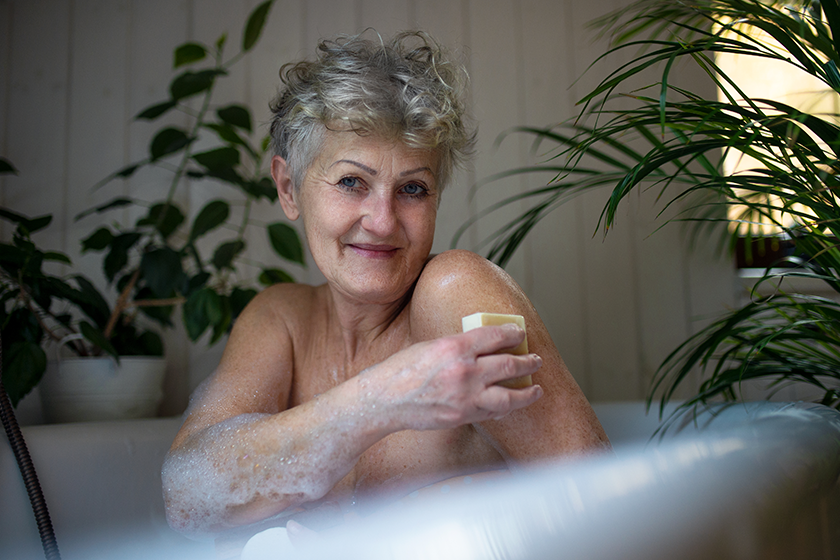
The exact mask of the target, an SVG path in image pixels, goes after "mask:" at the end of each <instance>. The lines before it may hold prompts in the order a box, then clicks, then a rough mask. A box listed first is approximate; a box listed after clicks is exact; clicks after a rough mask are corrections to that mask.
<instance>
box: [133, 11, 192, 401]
mask: <svg viewBox="0 0 840 560" xmlns="http://www.w3.org/2000/svg"><path fill="white" fill-rule="evenodd" d="M131 7H132V10H131V21H130V24H129V25H130V34H129V36H130V45H129V55H128V67H129V70H130V71H129V73H128V76H127V90H128V91H127V103H126V105H127V109H126V115H125V121H126V122H127V123H128V134H127V137H128V139H127V146H126V150H125V153H126V159H125V161H124V163H123V164H124V165H128V164H130V163H134V162H138V161H141V160H143V159H144V158H146V157H148V155H149V144H150V142H151V141H152V138H153V137H154V134H155V133H156V132H157V131H158V130H160V129H161V128H163V127H164V126H176V127H179V128H185V127H186V123H187V119H186V117H185V115H183V114H182V113H180V112H178V111H171V112H169V113H168V114H166V115H164V116H163V117H161V118H159V119H157V120H154V121H135V120H134V117H135V116H136V115H137V114H139V113H140V112H141V111H142V110H143V109H145V108H146V107H148V106H150V105H153V104H156V103H160V102H163V101H164V100H166V99H167V98H168V97H169V89H168V86H169V82H170V80H171V79H172V78H173V77H174V76H175V75H176V72H178V71H181V70H183V69H179V70H175V69H174V68H173V53H174V50H175V48H176V47H177V46H178V45H180V44H182V43H184V42H186V41H187V40H188V39H189V30H190V28H191V25H192V24H191V22H190V21H189V15H190V2H189V0H178V1H174V2H173V1H171V0H144V1H134V2H132V5H131ZM171 179H172V172H171V171H170V170H168V169H163V168H160V167H147V168H144V169H141V170H139V171H138V172H136V173H135V174H134V175H133V176H132V177H131V178H130V180H129V181H128V182H127V184H126V185H125V188H126V190H127V194H129V195H130V196H131V197H132V198H135V199H139V200H141V201H145V202H148V203H151V202H154V201H159V200H162V199H163V198H165V197H166V194H167V191H168V190H169V185H170V182H171ZM176 202H177V203H178V204H179V205H180V206H181V207H182V208H186V203H187V202H188V196H187V193H185V192H184V193H181V195H180V196H179V197H178V198H177V199H176ZM145 211H146V208H145V207H141V208H133V207H132V208H131V210H129V211H127V212H126V213H125V214H124V215H123V219H124V220H125V223H126V224H131V223H134V222H135V221H136V220H137V219H138V218H140V217H141V214H143V213H145ZM175 314H176V315H175V320H174V323H175V328H173V329H167V330H165V331H164V332H162V333H161V334H162V335H163V339H164V346H165V349H166V363H167V372H166V378H165V380H164V399H163V402H162V404H161V407H160V414H162V415H165V416H170V415H176V414H180V413H181V412H183V410H184V409H185V408H186V405H187V401H188V398H189V394H190V392H191V390H192V389H193V388H194V387H193V386H192V385H191V378H192V377H193V376H192V373H191V368H190V352H189V349H190V344H189V338H188V337H187V335H186V332H185V330H184V327H183V323H182V321H181V320H180V316H179V314H180V309H176V310H175Z"/></svg>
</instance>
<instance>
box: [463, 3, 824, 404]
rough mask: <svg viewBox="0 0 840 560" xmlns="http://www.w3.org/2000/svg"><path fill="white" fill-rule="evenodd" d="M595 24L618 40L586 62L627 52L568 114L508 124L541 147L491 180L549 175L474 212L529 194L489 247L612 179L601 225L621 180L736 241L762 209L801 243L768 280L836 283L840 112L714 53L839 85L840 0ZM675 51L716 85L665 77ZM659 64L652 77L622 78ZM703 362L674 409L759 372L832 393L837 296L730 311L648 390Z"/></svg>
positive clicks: (670, 391) (754, 225) (771, 301)
mask: <svg viewBox="0 0 840 560" xmlns="http://www.w3.org/2000/svg"><path fill="white" fill-rule="evenodd" d="M594 26H595V27H596V28H598V29H599V30H600V31H601V33H603V34H609V35H610V36H611V38H612V41H613V46H612V47H611V49H610V50H609V51H608V52H607V53H605V54H604V55H603V56H602V57H600V58H599V60H598V61H597V62H596V64H601V63H603V62H604V61H606V60H609V59H610V58H611V57H612V56H613V54H614V53H616V52H619V51H626V50H627V49H635V50H637V54H636V55H635V56H632V57H631V59H630V61H629V62H626V63H624V64H622V65H620V66H619V67H618V68H617V69H616V70H614V71H612V72H611V73H609V74H608V75H607V76H606V77H605V78H604V79H603V80H601V81H600V83H599V84H598V85H597V86H596V87H595V88H594V89H593V90H592V91H591V92H589V93H588V94H586V95H585V96H584V97H583V98H582V99H581V101H580V105H581V106H582V110H581V113H580V114H579V115H578V116H577V118H575V119H574V120H573V121H570V122H566V123H563V124H561V125H559V126H556V127H551V128H544V129H541V128H533V127H531V128H529V127H519V128H517V129H514V130H512V131H510V132H508V133H507V134H514V133H515V134H526V135H530V136H532V137H533V152H534V153H542V154H547V156H545V157H544V160H543V164H542V165H533V166H528V167H521V168H517V169H512V170H509V171H507V172H505V173H503V174H499V175H497V176H494V177H492V178H490V179H488V180H499V179H501V178H504V177H509V176H517V175H519V176H522V175H524V176H529V175H532V174H535V173H541V174H542V173H548V174H551V175H550V176H552V177H553V180H552V181H550V182H549V183H548V184H544V183H543V184H540V185H539V186H538V187H536V188H534V189H531V190H529V191H527V192H525V193H522V194H519V195H516V196H512V197H510V198H508V199H507V200H505V201H502V202H500V203H498V204H496V205H494V206H492V207H490V208H488V209H487V210H486V211H484V212H483V213H482V214H480V215H479V216H478V217H476V218H475V220H480V219H484V218H485V217H486V216H487V215H489V214H492V213H493V212H495V211H498V210H500V209H502V208H504V207H506V206H508V205H509V204H511V203H513V202H516V203H517V204H521V203H522V202H523V201H525V202H528V203H529V204H531V206H530V208H528V209H527V210H525V211H523V212H522V213H521V214H520V215H519V216H518V217H517V218H515V219H513V220H511V221H510V222H508V223H507V224H506V225H504V226H503V227H501V228H499V229H498V230H496V231H495V232H493V234H491V236H490V237H489V238H488V239H486V240H485V241H484V246H485V247H489V253H488V256H489V257H490V258H493V259H494V260H496V261H497V262H498V263H499V264H502V265H504V264H505V263H506V262H507V261H508V260H509V259H510V258H511V256H512V255H513V253H514V252H515V251H516V249H517V247H518V246H519V244H520V243H521V242H522V240H523V239H524V238H525V236H526V235H527V234H528V232H529V231H531V230H532V229H533V227H534V226H535V225H536V224H537V223H538V222H539V221H540V220H542V219H544V218H545V216H547V215H548V214H549V213H550V212H551V211H552V210H554V209H555V208H557V207H558V206H559V205H561V204H563V203H564V202H565V201H567V200H569V199H570V198H571V197H573V196H574V195H576V194H579V193H582V192H586V191H590V190H593V189H596V188H611V192H610V193H609V197H608V200H607V202H606V204H605V206H604V209H603V211H602V214H601V217H600V220H599V222H598V224H597V225H596V232H597V231H598V230H603V232H604V233H606V232H607V231H608V230H609V228H610V227H612V226H613V225H614V223H615V220H616V214H617V211H618V209H619V207H620V206H622V204H623V202H624V201H625V199H626V198H627V197H628V195H629V194H630V193H632V192H634V191H638V190H639V189H641V190H651V189H652V190H653V191H654V192H655V193H656V195H657V199H658V200H659V201H660V203H661V204H662V205H663V209H662V210H661V212H660V215H661V214H664V213H665V212H666V211H670V213H669V215H670V216H672V217H671V218H668V220H667V221H681V222H689V223H693V224H695V225H696V226H697V227H698V228H708V227H713V226H715V224H720V223H724V224H726V225H728V228H727V231H728V232H729V233H728V235H729V236H730V242H729V244H730V245H731V246H734V244H735V242H736V240H737V238H738V237H739V236H745V237H746V238H747V241H749V240H750V239H751V238H752V237H753V236H757V235H760V229H761V227H764V225H765V224H766V225H772V226H774V227H775V228H776V229H777V230H778V231H780V232H781V234H782V236H783V237H785V238H788V239H791V240H793V241H794V243H795V246H796V251H797V253H796V255H794V256H791V257H788V258H787V264H789V265H792V266H793V268H789V269H786V270H785V271H784V272H782V273H777V272H771V271H769V270H768V272H767V274H766V275H765V278H764V279H763V280H762V282H769V281H771V280H772V279H776V280H778V279H780V278H783V277H786V276H805V277H808V278H811V279H815V280H819V281H821V282H824V283H826V284H827V285H828V286H830V287H831V288H832V289H833V290H834V291H836V292H838V293H840V242H838V239H840V200H839V199H838V195H840V126H838V124H837V123H838V122H840V116H838V115H829V114H815V113H809V112H807V111H803V110H800V109H797V108H795V107H793V106H791V105H789V104H786V103H783V102H781V101H779V100H776V99H763V98H750V97H749V96H747V95H745V94H744V92H743V91H741V90H740V89H739V88H738V85H737V84H736V81H735V80H734V79H732V77H731V76H728V75H727V74H726V73H725V72H724V71H723V70H722V69H721V67H720V66H719V65H718V63H717V58H716V57H718V56H719V55H721V54H737V55H740V56H748V57H759V58H765V59H774V60H778V61H781V62H783V63H785V64H788V65H791V66H792V67H795V68H797V69H798V70H799V71H800V72H803V73H805V74H808V75H811V76H813V77H815V78H817V79H818V80H820V81H821V82H822V83H823V84H825V87H826V88H827V89H828V90H830V91H833V92H840V72H838V64H840V4H838V0H823V1H821V2H817V1H810V0H800V1H798V2H796V1H794V2H790V1H788V2H784V3H783V2H778V1H773V0H640V1H638V2H636V3H634V4H632V5H630V6H629V7H627V8H625V9H623V10H620V11H618V12H615V13H613V14H610V15H608V16H605V17H604V18H601V19H600V20H597V21H596V22H594ZM768 37H769V38H770V39H771V40H770V41H768V40H766V39H765V38H768ZM678 60H688V61H691V62H692V63H693V64H696V65H697V66H699V67H700V68H701V69H702V71H703V72H705V74H706V75H707V76H709V79H710V80H711V81H712V82H713V83H714V84H715V85H716V86H717V87H718V89H719V90H720V91H721V92H723V96H722V98H721V99H720V100H710V99H706V98H704V97H703V96H700V95H697V94H695V93H692V92H691V91H688V90H686V89H684V88H681V87H679V86H677V85H675V83H673V81H672V80H671V72H672V69H673V68H674V65H675V62H676V61H678ZM654 68H658V69H659V74H658V79H657V80H656V81H655V82H654V83H649V84H647V85H644V86H642V87H638V86H631V83H632V82H634V81H637V80H638V79H640V78H643V77H644V76H645V75H646V72H650V71H651V69H654ZM590 71H591V69H590ZM623 90H629V91H623ZM629 101H631V102H632V106H631V107H630V108H627V105H628V102H629ZM732 158H735V159H742V160H744V161H751V162H752V163H751V164H750V165H749V166H747V168H746V169H741V170H738V171H736V172H732V171H731V170H728V169H727V168H726V167H725V163H724V162H725V161H727V159H729V160H731V159H732ZM723 210H727V212H723ZM470 225H471V223H470V224H466V225H465V226H464V228H462V230H461V231H460V232H459V235H460V234H461V233H463V230H464V229H466V227H469V226H470ZM456 242H457V239H456ZM698 368H699V369H700V370H701V371H702V372H704V374H705V375H706V377H705V380H704V381H703V383H702V385H701V386H700V388H699V391H698V392H697V394H696V396H695V397H693V398H691V399H689V401H688V402H686V404H685V405H683V408H682V411H684V410H686V409H687V408H690V407H692V406H695V405H697V404H699V403H703V402H706V401H709V400H714V399H719V398H729V399H732V398H736V397H737V396H738V394H739V387H740V386H741V385H742V384H743V383H745V382H746V381H748V380H754V379H769V380H771V381H772V384H773V386H774V387H778V386H780V385H783V384H785V383H788V382H792V381H795V382H805V383H809V384H811V385H813V386H814V387H817V388H818V389H820V390H821V391H823V395H824V396H823V397H822V402H824V403H825V404H828V405H830V406H834V407H837V408H840V373H838V372H840V305H838V304H837V303H835V302H833V301H831V300H828V299H822V298H812V297H808V296H800V295H784V294H782V295H777V296H775V297H772V298H761V299H756V300H755V301H752V302H751V303H749V304H748V305H747V306H745V307H743V308H742V309H737V310H734V311H732V312H731V313H730V314H729V315H727V316H726V317H724V318H722V319H721V320H720V321H718V322H716V323H714V324H712V325H711V326H709V327H707V328H706V329H704V330H703V331H701V332H700V333H698V334H697V335H695V336H694V337H692V338H691V339H689V340H688V341H686V342H685V343H684V344H683V345H681V346H680V347H679V348H678V349H677V350H675V351H674V353H672V354H671V355H670V356H669V357H668V358H667V359H666V360H665V362H664V363H663V364H662V366H661V367H660V369H659V370H658V372H657V373H656V376H655V379H654V383H653V387H652V389H651V392H650V396H649V403H650V402H652V401H653V400H654V399H655V396H656V395H658V397H659V399H660V400H661V402H662V404H663V405H664V404H665V403H666V402H667V401H668V399H670V398H672V397H673V396H674V394H675V391H676V390H677V387H678V386H680V385H681V384H683V383H685V382H686V380H687V379H688V378H689V372H691V371H696V370H697V369H698Z"/></svg>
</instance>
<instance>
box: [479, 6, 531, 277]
mask: <svg viewBox="0 0 840 560" xmlns="http://www.w3.org/2000/svg"><path fill="white" fill-rule="evenodd" d="M469 10H470V22H469V25H470V49H471V53H472V57H471V72H472V87H473V99H474V102H475V105H474V107H475V115H476V119H477V120H478V122H479V123H480V125H479V132H478V144H477V150H478V156H477V158H476V164H475V169H476V178H477V182H478V183H479V184H481V183H482V180H483V179H486V178H488V177H490V176H491V175H493V174H495V173H498V172H500V171H503V170H507V169H511V168H513V167H517V166H519V165H522V164H523V163H524V161H523V160H522V157H521V156H522V146H523V144H522V139H521V138H519V137H516V138H511V139H510V140H509V141H508V142H506V143H505V144H506V145H505V146H503V147H496V146H495V145H494V143H495V141H496V139H497V137H498V135H499V134H501V133H502V132H504V131H506V130H508V129H509V128H511V127H513V126H516V125H517V124H519V123H521V122H522V120H523V111H522V107H523V91H522V88H521V84H522V75H521V60H522V56H523V55H522V22H521V17H520V10H519V2H518V1H516V0H493V1H492V2H475V1H473V2H470V7H469ZM521 188H522V182H521V181H520V180H518V179H506V180H502V181H495V182H491V183H485V184H482V185H481V187H480V188H479V189H478V190H477V191H476V208H477V209H478V211H481V209H483V208H487V207H488V206H490V205H491V204H493V203H495V202H497V201H499V200H502V199H503V198H505V197H508V196H511V195H513V194H516V193H518V192H520V190H521ZM518 210H519V208H518V207H508V208H505V209H503V210H501V211H499V212H497V213H495V214H494V216H493V218H492V219H487V220H482V221H480V222H478V224H476V235H477V237H478V240H479V243H480V242H481V240H483V239H484V238H485V237H487V236H488V235H489V234H491V233H492V232H493V231H495V230H496V229H497V228H498V227H500V226H502V225H503V224H505V223H507V222H508V221H509V220H510V219H512V218H513V217H514V216H516V214H517V211H518ZM529 244H530V239H526V241H525V243H523V247H522V248H521V249H520V250H519V251H517V253H516V255H515V256H514V258H513V259H512V260H511V261H510V263H509V264H508V265H507V266H506V269H507V271H508V272H509V273H510V274H511V275H512V276H513V277H514V278H515V279H516V280H517V282H519V283H520V285H521V286H522V287H523V288H524V289H525V291H526V292H528V291H530V285H529V284H530V280H531V278H532V277H531V275H530V261H529V259H528V252H529ZM480 252H482V253H486V249H481V250H480Z"/></svg>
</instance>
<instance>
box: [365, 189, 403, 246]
mask: <svg viewBox="0 0 840 560" xmlns="http://www.w3.org/2000/svg"><path fill="white" fill-rule="evenodd" d="M395 202H396V201H395V200H394V199H393V197H391V196H388V195H379V194H377V195H374V196H370V197H369V198H368V200H367V201H366V204H365V215H364V216H363V217H362V227H364V228H365V229H366V230H367V231H369V232H371V233H373V234H374V235H376V236H377V237H381V238H385V237H388V236H389V235H391V234H392V233H394V231H395V230H396V227H397V212H396V208H395Z"/></svg>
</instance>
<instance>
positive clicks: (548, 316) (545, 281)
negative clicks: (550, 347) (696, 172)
mask: <svg viewBox="0 0 840 560" xmlns="http://www.w3.org/2000/svg"><path fill="white" fill-rule="evenodd" d="M569 4H570V3H569V2H555V3H551V4H546V3H545V2H543V1H541V0H526V1H523V2H522V17H523V29H524V30H525V32H524V33H523V39H524V49H523V50H524V60H523V68H524V82H525V87H526V92H525V99H524V102H525V107H524V114H525V120H524V122H522V123H521V124H523V125H528V126H535V127H546V126H550V125H552V124H555V123H560V122H562V121H565V120H568V119H569V118H572V117H574V115H575V114H576V109H575V107H574V101H575V100H574V99H573V98H572V95H571V91H570V89H569V87H570V85H571V84H572V82H573V81H574V80H575V78H576V77H577V76H576V73H575V66H574V64H573V59H572V57H570V56H567V53H568V49H569V48H570V44H569V34H568V33H566V32H565V30H566V28H567V25H568V23H567V22H568V21H569V19H570V18H571V17H572V15H573V14H572V12H571V9H570V6H569ZM524 138H525V139H527V140H528V141H530V139H531V137H530V136H524ZM526 157H527V159H528V161H529V162H534V163H539V162H542V161H545V159H546V157H548V154H547V153H546V152H545V150H542V151H541V152H540V153H537V154H530V153H529V154H526ZM551 179H553V174H544V175H536V174H529V175H528V176H527V178H526V185H525V186H526V188H528V189H531V188H537V187H539V186H541V185H543V184H546V183H547V182H548V181H550V180H551ZM584 227H587V225H586V224H581V223H578V220H577V210H576V208H575V206H574V203H573V202H570V203H567V204H564V205H562V206H561V207H559V208H557V209H556V210H554V211H553V212H551V213H550V214H549V215H548V216H547V217H546V218H545V219H543V220H542V221H541V222H540V223H539V224H538V225H537V226H536V227H535V228H534V230H533V231H532V232H531V234H530V238H531V246H532V251H533V255H534V258H533V277H534V279H533V283H532V286H531V289H530V290H529V294H528V295H529V296H530V298H531V301H532V302H533V303H534V306H535V307H536V309H537V311H538V312H539V313H540V316H541V318H542V319H543V322H544V323H545V324H546V326H547V328H548V330H549V333H551V336H552V338H553V340H554V342H555V344H556V345H557V347H558V349H559V350H560V353H561V355H562V356H563V359H564V361H565V362H566V365H567V366H568V367H569V370H570V371H571V372H572V374H573V375H574V377H575V379H576V380H577V381H578V384H579V385H581V387H582V388H583V389H584V392H587V391H588V377H589V372H588V367H587V366H588V364H587V354H586V349H587V344H588V341H587V339H586V336H587V334H588V333H587V331H586V329H584V328H582V325H584V324H585V318H586V312H585V309H584V307H583V306H582V301H583V299H582V297H580V294H581V291H582V289H583V286H582V283H583V282H582V278H581V275H580V269H581V265H582V255H581V253H580V251H579V247H578V243H579V242H580V237H581V236H580V231H579V230H580V229H581V228H584Z"/></svg>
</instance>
